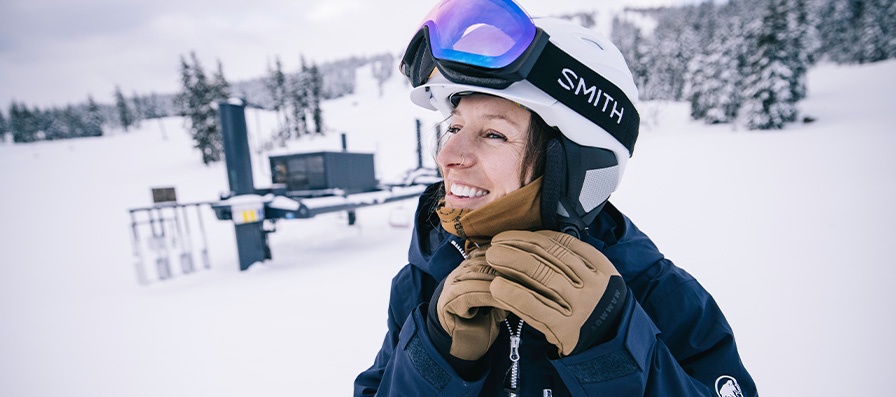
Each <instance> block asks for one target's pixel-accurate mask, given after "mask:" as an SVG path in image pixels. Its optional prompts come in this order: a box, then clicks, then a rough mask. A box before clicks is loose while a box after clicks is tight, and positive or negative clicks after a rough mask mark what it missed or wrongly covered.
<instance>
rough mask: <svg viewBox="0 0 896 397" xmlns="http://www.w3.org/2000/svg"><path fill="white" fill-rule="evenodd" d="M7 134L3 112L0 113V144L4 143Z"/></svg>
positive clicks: (7, 128)
mask: <svg viewBox="0 0 896 397" xmlns="http://www.w3.org/2000/svg"><path fill="white" fill-rule="evenodd" d="M7 132H9V127H7V125H6V117H4V116H3V111H0V143H6V133H7Z"/></svg>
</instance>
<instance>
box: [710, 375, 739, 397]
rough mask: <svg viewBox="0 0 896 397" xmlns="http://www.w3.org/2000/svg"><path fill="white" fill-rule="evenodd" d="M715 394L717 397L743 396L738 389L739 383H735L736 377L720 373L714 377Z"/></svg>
mask: <svg viewBox="0 0 896 397" xmlns="http://www.w3.org/2000/svg"><path fill="white" fill-rule="evenodd" d="M716 394H718V395H719V397H744V394H743V393H742V392H741V391H740V385H738V384H737V379H734V377H731V376H728V375H722V376H720V377H719V379H716Z"/></svg>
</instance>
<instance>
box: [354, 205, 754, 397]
mask: <svg viewBox="0 0 896 397" xmlns="http://www.w3.org/2000/svg"><path fill="white" fill-rule="evenodd" d="M432 192H433V189H429V190H428V191H427V193H424V196H423V197H421V199H420V204H419V205H418V208H417V220H416V225H415V230H414V237H413V239H412V242H411V247H410V251H409V262H410V263H409V264H408V265H407V266H405V267H404V268H403V269H402V270H401V271H399V273H398V275H396V276H395V278H394V279H393V280H392V292H391V297H390V301H389V313H388V332H387V333H386V337H385V340H384V341H383V346H382V348H381V349H380V351H379V353H378V354H377V356H376V359H375V361H374V363H373V365H372V366H371V367H370V368H369V369H368V370H366V371H364V372H362V373H361V374H360V375H359V376H358V377H357V379H356V380H355V392H354V394H355V395H356V396H372V395H380V396H436V395H438V396H498V395H507V394H506V393H505V392H504V389H503V383H504V378H505V374H506V371H507V369H508V368H509V367H510V359H509V351H510V348H509V334H508V331H507V329H506V327H505V326H503V325H502V332H501V334H500V335H498V338H497V340H496V341H495V343H494V344H493V345H492V347H491V349H489V351H488V353H486V355H485V357H484V358H483V360H484V361H482V368H484V369H482V370H481V371H478V372H482V373H483V374H482V376H480V377H479V378H478V379H472V380H464V379H462V378H461V377H460V376H458V374H457V373H456V372H455V371H454V369H453V368H452V367H451V365H449V364H448V362H447V361H445V359H444V358H443V357H442V356H441V354H440V353H439V352H438V350H437V349H436V348H435V346H434V345H433V343H432V341H431V340H430V338H429V335H428V332H427V329H426V312H427V310H426V308H427V305H428V303H429V301H430V299H431V297H432V294H433V291H434V290H435V287H436V285H437V284H438V282H439V281H441V280H442V279H444V278H445V277H446V276H447V275H448V273H450V272H451V270H453V269H454V268H455V267H456V266H457V265H458V264H459V263H460V262H461V261H462V260H463V257H462V256H461V254H460V252H459V251H458V250H457V249H456V248H455V247H454V245H453V244H451V243H450V241H451V240H458V238H457V237H455V236H453V235H450V234H448V233H447V232H445V231H444V230H443V229H442V228H441V227H440V226H439V221H438V218H437V217H436V216H435V214H434V213H433V211H432V210H433V208H432V207H433V205H432V201H431V199H432V197H431V196H430V195H431V194H432ZM589 233H590V236H586V237H585V241H586V242H588V243H589V244H591V245H593V246H594V247H595V248H597V249H598V250H600V251H601V252H602V253H603V254H604V255H606V256H607V258H609V259H610V261H611V262H612V263H613V264H614V265H615V266H616V268H617V269H618V270H619V273H620V274H622V276H623V278H624V279H625V282H626V285H628V287H629V289H630V293H629V294H628V300H627V302H626V304H625V309H624V310H623V315H622V318H621V321H619V326H618V329H617V330H616V332H615V336H614V337H613V338H612V339H611V340H609V341H608V342H605V343H602V344H599V345H597V346H594V347H592V348H591V349H589V350H587V351H584V352H582V353H580V354H576V355H572V356H568V357H563V358H559V359H551V357H552V354H555V353H556V347H554V346H553V345H551V344H550V343H548V342H547V341H546V340H545V338H544V336H543V335H542V334H541V333H540V332H538V331H537V330H535V329H534V328H532V327H530V326H528V325H525V326H524V327H523V331H522V341H521V344H520V356H521V357H520V377H519V379H520V387H521V388H522V390H521V392H520V393H519V395H520V396H523V397H525V396H542V395H546V394H545V393H544V390H546V389H550V390H551V394H550V395H553V396H568V395H576V396H642V395H643V396H676V397H678V396H713V397H719V396H721V397H740V396H756V395H757V392H756V385H755V384H754V382H753V379H752V378H751V377H750V375H749V373H747V370H746V369H745V368H744V366H743V364H742V363H741V360H740V356H739V355H738V353H737V346H736V345H735V343H734V335H733V334H732V331H731V327H730V326H729V325H728V322H727V321H726V320H725V317H724V316H723V315H722V312H721V310H720V309H719V307H718V306H717V305H716V303H715V301H714V300H713V299H712V297H711V296H710V295H709V293H708V292H706V290H704V289H703V287H701V286H700V284H699V283H698V282H697V280H695V279H694V278H693V277H692V276H691V275H690V274H688V273H687V272H685V271H684V270H682V269H680V268H678V267H676V266H675V265H673V264H672V262H671V261H669V260H668V259H666V258H664V257H663V255H662V254H661V253H660V252H659V250H657V248H656V246H655V245H654V244H653V243H652V242H651V241H650V239H649V238H648V237H647V236H646V235H644V233H642V232H641V231H640V230H638V228H637V227H635V225H634V224H632V222H631V221H630V220H629V219H628V218H627V217H626V216H624V215H623V214H622V213H620V212H619V211H618V210H617V209H616V208H615V207H613V206H612V205H611V204H609V203H608V204H607V205H606V206H605V207H604V209H603V211H601V213H600V215H599V216H598V217H597V219H596V220H595V222H594V223H593V224H592V225H590V227H589ZM458 243H459V244H460V246H463V241H458ZM514 328H516V323H514ZM514 331H515V329H514ZM552 352H553V353H552ZM738 392H739V393H740V394H737V393H738Z"/></svg>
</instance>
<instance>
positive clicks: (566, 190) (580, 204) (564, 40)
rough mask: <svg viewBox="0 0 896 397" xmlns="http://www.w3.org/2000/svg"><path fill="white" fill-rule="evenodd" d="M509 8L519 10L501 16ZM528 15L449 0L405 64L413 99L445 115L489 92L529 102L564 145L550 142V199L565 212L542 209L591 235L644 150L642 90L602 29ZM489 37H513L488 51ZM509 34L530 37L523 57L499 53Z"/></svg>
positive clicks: (501, 1)
mask: <svg viewBox="0 0 896 397" xmlns="http://www.w3.org/2000/svg"><path fill="white" fill-rule="evenodd" d="M446 3H447V6H446ZM452 3H453V4H452ZM456 3H475V4H472V5H470V4H467V9H469V8H471V7H480V8H483V10H482V12H480V13H479V14H477V15H474V16H470V15H466V14H465V15H462V16H460V17H458V16H456V15H451V14H450V13H449V12H451V11H453V10H450V9H449V10H447V11H446V8H450V7H451V6H456ZM513 7H517V8H513ZM440 12H441V15H440ZM466 12H467V14H469V11H466ZM502 13H516V14H514V15H510V16H501V15H498V16H496V14H502ZM519 14H521V15H525V11H522V9H521V8H519V6H518V5H516V4H515V3H513V2H512V1H511V0H443V1H442V2H441V3H440V4H439V5H437V6H436V7H435V8H434V9H433V11H431V12H430V14H429V15H428V16H427V20H424V23H423V25H421V28H420V29H419V31H418V33H417V35H416V36H415V37H414V39H413V40H412V41H411V43H410V45H409V46H408V50H407V52H406V53H405V55H404V58H403V60H402V66H401V68H402V71H403V72H404V73H405V75H406V76H408V78H409V79H410V80H411V83H412V85H414V86H415V88H414V89H413V91H412V92H411V100H412V101H413V102H414V103H415V104H417V105H418V106H421V107H424V108H427V109H431V110H438V111H439V112H441V114H442V115H443V116H445V117H449V116H450V115H451V112H452V110H454V107H455V106H456V104H457V98H456V96H458V95H465V94H469V93H482V94H489V95H493V96H497V97H501V98H505V99H508V100H510V101H513V102H516V103H518V104H520V105H523V106H525V107H526V108H528V109H529V110H531V111H533V112H535V113H537V114H538V115H539V116H541V118H542V119H543V120H544V121H545V122H546V123H547V124H548V125H549V126H551V127H553V128H556V129H557V130H559V132H560V133H561V135H562V138H561V140H562V143H561V144H559V145H558V144H556V143H555V144H554V145H553V148H552V145H551V144H549V148H548V153H547V156H548V159H547V161H546V171H545V187H544V191H543V198H542V200H543V202H547V205H554V206H555V207H554V208H555V209H556V210H551V209H550V208H545V207H544V205H543V207H542V212H545V211H547V212H549V215H553V214H554V213H556V218H557V219H556V221H557V224H553V223H552V222H551V220H550V219H548V218H545V220H546V226H549V227H552V228H555V229H558V230H564V231H568V232H572V231H574V230H570V229H569V227H570V226H572V228H574V229H576V230H575V231H577V232H578V233H581V232H582V231H583V230H584V229H585V228H586V227H587V225H588V224H590V223H591V222H592V221H593V220H594V218H595V217H596V216H597V213H598V212H599V211H600V209H601V208H602V207H603V204H604V203H605V202H606V200H607V199H608V198H609V196H610V194H611V193H612V192H613V191H615V190H616V188H617V187H618V185H619V182H620V180H621V178H622V174H623V172H624V170H625V166H626V163H627V162H628V159H629V157H630V156H631V154H632V152H633V150H634V144H635V141H636V140H637V136H638V127H639V125H640V116H639V115H638V111H637V108H636V103H637V101H638V89H637V87H636V86H635V83H634V80H633V78H632V74H631V72H630V71H629V69H628V66H627V65H626V63H625V59H624V58H623V56H622V53H620V52H619V50H618V49H617V48H616V46H614V45H613V43H611V42H610V41H609V40H608V39H607V38H605V37H603V36H602V35H601V34H599V33H597V32H595V31H593V30H590V29H586V28H584V27H582V26H579V25H576V24H574V23H571V22H568V21H565V20H561V19H557V18H534V19H531V18H528V15H525V18H523V17H522V16H521V15H519ZM439 18H441V19H439ZM527 21H528V22H529V23H531V24H532V25H533V27H534V29H533V30H534V33H530V35H531V38H527V37H528V36H526V33H525V32H523V33H520V32H521V31H522V30H524V29H525V28H527V26H522V27H520V26H518V25H525V24H526V22H527ZM446 27H447V28H446ZM449 29H453V30H454V31H453V32H451V31H447V30H449ZM533 34H534V35H533ZM446 36H447V38H446ZM495 38H497V39H495ZM508 38H510V40H508ZM465 39H466V40H465ZM489 39H493V40H495V41H499V42H502V43H503V44H499V46H500V48H498V50H497V51H496V50H494V49H490V50H482V48H483V47H488V44H485V45H483V43H482V42H483V40H489ZM509 41H515V42H522V44H520V47H521V48H518V49H516V50H514V49H513V48H511V49H510V50H509V51H508V52H512V51H517V52H519V54H518V55H516V56H513V54H511V56H510V59H507V57H506V56H505V59H497V57H496V55H500V54H503V53H502V51H504V50H506V49H507V47H508V45H507V44H506V43H507V42H509ZM522 47H525V48H522ZM446 52H448V54H447V55H445V53H446ZM440 56H441V58H440ZM477 57H478V58H477ZM483 59H484V60H483ZM552 155H553V156H554V157H555V159H554V160H553V161H552V159H551V158H550V157H551V156H552ZM558 157H559V160H558ZM552 164H553V166H552ZM551 189H554V190H557V192H551V191H550V190H551ZM554 195H559V197H553V196H554Z"/></svg>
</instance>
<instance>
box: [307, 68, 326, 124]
mask: <svg viewBox="0 0 896 397" xmlns="http://www.w3.org/2000/svg"><path fill="white" fill-rule="evenodd" d="M308 74H309V80H310V81H309V84H310V102H311V117H312V118H313V119H314V132H315V133H317V134H323V133H324V117H323V112H322V111H321V109H320V101H321V95H322V94H323V86H324V81H323V76H322V75H321V73H320V69H318V68H317V65H316V64H312V65H311V69H309V71H308Z"/></svg>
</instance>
